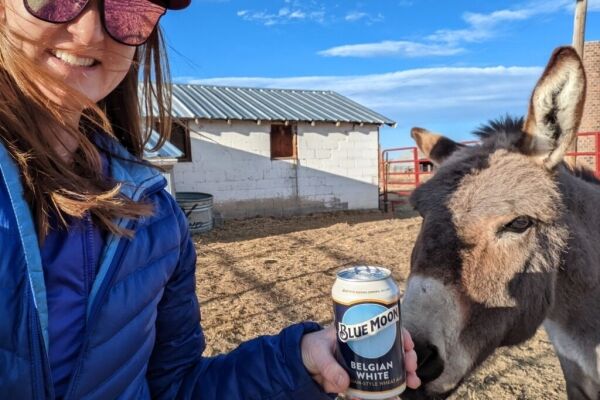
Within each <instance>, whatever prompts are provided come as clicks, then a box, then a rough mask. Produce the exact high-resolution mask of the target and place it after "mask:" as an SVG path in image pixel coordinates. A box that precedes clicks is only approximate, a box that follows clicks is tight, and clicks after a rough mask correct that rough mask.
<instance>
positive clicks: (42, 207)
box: [0, 26, 171, 241]
mask: <svg viewBox="0 0 600 400" xmlns="http://www.w3.org/2000/svg"><path fill="white" fill-rule="evenodd" d="M13 34H14V32H8V28H7V27H6V26H0V140H2V141H3V143H4V145H5V146H6V147H7V149H8V151H9V153H10V155H11V156H12V157H13V159H14V160H15V161H16V163H17V165H18V167H19V170H20V173H21V179H22V181H23V185H24V190H25V196H26V199H27V201H28V203H29V205H30V207H31V208H32V212H33V215H34V219H35V221H36V224H37V229H38V236H39V238H40V241H43V240H44V238H45V237H46V235H47V234H48V231H49V229H50V222H49V216H50V215H51V214H54V215H56V216H57V217H58V219H59V221H61V222H62V224H63V225H66V221H65V219H64V217H63V215H69V216H73V217H76V218H81V217H83V216H84V215H85V214H86V213H88V212H89V213H90V215H91V216H92V218H93V219H94V221H95V222H96V223H98V224H99V225H100V226H101V227H102V228H103V229H106V230H108V231H110V232H112V233H114V234H117V235H126V236H132V234H133V232H130V231H127V230H124V229H121V228H119V227H118V226H117V224H116V221H117V220H118V219H119V218H133V219H136V218H140V217H142V216H147V215H150V214H152V211H153V210H152V206H151V205H150V204H147V203H144V202H138V203H136V202H134V201H132V200H131V199H128V198H127V197H125V196H123V195H121V194H120V187H121V186H120V184H119V183H118V182H114V181H110V180H107V179H106V177H103V176H102V171H101V170H102V168H101V166H102V163H101V158H100V154H99V152H98V149H97V148H96V146H95V145H94V143H92V140H91V137H89V134H88V132H90V130H96V131H97V130H100V131H102V132H103V133H105V134H107V135H111V136H114V137H116V138H117V139H118V141H119V142H120V143H121V144H122V145H123V146H124V147H125V148H127V150H129V152H130V153H131V154H133V155H134V156H136V157H137V158H138V159H139V160H140V162H143V161H142V156H143V150H144V144H145V142H146V141H147V138H148V134H149V130H150V129H151V128H152V123H151V122H152V121H154V120H156V119H158V120H160V121H161V123H160V128H159V129H160V132H159V134H160V140H159V143H158V144H157V146H156V147H160V146H161V145H162V144H163V143H164V141H165V140H167V139H168V136H169V131H170V123H171V118H170V114H171V112H170V111H171V103H170V98H171V89H170V88H171V86H170V81H169V68H168V63H167V58H166V51H165V48H164V42H163V39H162V34H161V31H160V28H159V27H158V26H157V28H156V29H155V31H154V32H153V33H152V35H151V36H150V38H149V39H148V41H147V42H146V44H144V45H142V46H140V47H138V48H137V49H136V52H135V56H134V59H133V63H132V65H131V67H130V70H129V72H128V73H127V75H126V77H125V79H124V80H123V81H122V82H121V83H120V84H119V86H118V87H117V88H116V89H115V90H114V91H113V92H112V93H110V94H109V95H108V96H107V97H106V98H105V99H103V100H102V101H100V102H99V103H98V104H94V103H93V102H91V101H90V100H88V99H87V98H86V97H85V96H83V95H82V94H79V93H78V92H77V91H75V90H73V89H71V88H69V87H68V86H67V85H66V84H65V83H64V82H57V80H56V78H54V77H52V76H51V75H50V74H49V73H48V72H46V71H44V70H42V69H41V68H40V67H39V66H37V65H35V63H34V62H33V61H32V60H30V59H28V57H27V56H26V55H25V54H23V53H22V51H21V50H19V49H18V48H15V46H14V45H13V44H12V43H11V37H10V35H13ZM140 74H141V75H142V82H141V83H138V82H139V81H138V79H139V76H140ZM138 85H140V88H139V89H140V91H138ZM41 87H57V88H59V89H60V90H63V91H64V92H65V93H66V94H67V96H63V97H65V98H68V99H70V102H69V104H68V105H62V106H59V105H57V104H55V103H53V102H52V101H50V100H49V99H48V97H47V96H46V95H45V94H44V92H43V91H42V90H41V89H40V88H41ZM140 97H142V98H143V101H140ZM153 103H154V105H155V107H156V110H157V111H158V114H155V113H153V107H152V104H153ZM82 104H83V105H84V113H83V115H82V117H81V121H80V125H79V127H78V128H77V127H72V126H69V125H68V123H67V121H65V118H64V115H65V112H68V110H69V109H72V110H81V105H82ZM71 107H72V108H71ZM142 110H143V111H142ZM142 114H143V115H144V119H145V123H144V124H142V123H141V121H142V119H141V116H142ZM34 116H35V118H34ZM43 124H44V126H45V127H47V126H56V127H57V129H61V133H63V134H66V135H68V138H69V139H70V140H74V141H75V142H76V143H77V144H78V150H77V151H76V153H75V154H74V155H73V160H72V164H69V163H68V162H67V161H64V160H63V159H62V158H61V157H60V156H59V154H57V151H56V150H54V147H53V146H52V143H56V141H57V140H58V141H60V140H61V139H60V137H59V136H58V134H55V135H56V136H54V134H52V133H51V134H50V136H51V137H44V136H43V135H41V134H40V132H42V131H43V130H42V129H40V127H41V126H42V125H43ZM45 131H48V129H47V128H46V130H45Z"/></svg>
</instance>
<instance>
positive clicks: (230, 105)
mask: <svg viewBox="0 0 600 400" xmlns="http://www.w3.org/2000/svg"><path fill="white" fill-rule="evenodd" d="M172 114H173V117H175V118H182V119H185V118H189V119H195V118H199V119H216V120H251V121H258V120H261V121H298V122H300V121H302V122H313V121H315V122H351V123H365V124H377V125H383V124H386V125H389V126H395V124H396V123H395V122H394V121H392V120H391V119H389V118H387V117H384V116H383V115H381V114H379V113H376V112H375V111H373V110H370V109H368V108H367V107H365V106H362V105H360V104H358V103H356V102H354V101H352V100H350V99H349V98H347V97H344V96H342V95H340V94H338V93H336V92H333V91H321V90H292V89H261V88H242V87H230V86H207V85H191V84H174V85H173V110H172Z"/></svg>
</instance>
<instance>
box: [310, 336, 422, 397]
mask: <svg viewBox="0 0 600 400" xmlns="http://www.w3.org/2000/svg"><path fill="white" fill-rule="evenodd" d="M402 335H403V338H404V364H405V366H406V386H408V387H409V388H411V389H416V388H418V387H419V386H420V385H421V380H420V379H419V377H418V376H417V373H416V371H417V353H415V350H414V347H415V345H414V343H413V341H412V338H411V337H410V334H409V333H408V331H406V330H405V329H402ZM335 342H336V335H335V328H334V327H333V326H329V327H327V328H326V329H323V330H322V331H318V332H313V333H309V334H307V335H304V337H303V338H302V343H301V345H300V346H301V350H302V361H303V362H304V366H305V367H306V369H307V370H308V372H309V373H310V374H311V375H312V377H313V379H314V380H315V381H316V382H317V383H318V384H319V385H321V387H323V389H324V390H325V391H326V392H327V393H344V392H345V391H346V390H347V389H348V385H349V384H350V378H349V377H348V374H347V373H346V371H345V370H344V369H343V368H342V367H341V366H340V365H339V364H338V363H337V361H336V360H335V357H334V350H335Z"/></svg>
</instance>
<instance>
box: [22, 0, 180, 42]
mask: <svg viewBox="0 0 600 400" xmlns="http://www.w3.org/2000/svg"><path fill="white" fill-rule="evenodd" d="M23 3H24V4H25V8H26V9H27V11H29V13H30V14H31V15H33V16H34V17H36V18H39V19H41V20H43V21H46V22H51V23H55V24H62V23H65V22H71V21H73V20H75V19H76V18H77V17H78V16H79V15H80V14H81V13H82V12H83V10H84V9H85V8H86V7H87V5H88V4H89V3H90V0H23ZM98 7H99V9H100V10H101V12H100V15H101V20H102V25H103V26H104V29H105V30H106V32H107V33H108V34H109V35H110V37H112V38H113V39H114V40H116V41H117V42H119V43H122V44H125V45H128V46H139V45H142V44H144V43H145V42H146V41H147V40H148V38H149V37H150V34H151V33H152V32H153V31H154V28H155V27H156V24H157V23H158V20H159V19H160V17H162V16H163V15H164V14H165V12H166V11H167V7H169V2H167V1H163V0H153V1H149V0H98ZM169 8H173V7H169Z"/></svg>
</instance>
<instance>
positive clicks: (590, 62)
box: [577, 41, 600, 170]
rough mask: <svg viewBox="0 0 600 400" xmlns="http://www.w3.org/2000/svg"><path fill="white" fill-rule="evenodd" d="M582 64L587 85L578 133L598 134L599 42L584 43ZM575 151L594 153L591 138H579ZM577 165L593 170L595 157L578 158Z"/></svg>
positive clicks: (599, 121)
mask: <svg viewBox="0 0 600 400" xmlns="http://www.w3.org/2000/svg"><path fill="white" fill-rule="evenodd" d="M583 63H584V65H585V71H586V74H587V79H588V85H587V93H586V101H585V107H584V109H583V118H582V120H581V126H580V127H579V131H580V132H600V41H595V42H586V43H585V47H584V50H583ZM577 150H578V151H580V152H582V151H595V150H596V144H595V140H594V138H593V137H580V138H579V140H578V142H577ZM577 162H578V164H580V165H584V166H586V167H588V168H591V169H593V170H595V168H596V163H595V157H587V156H586V157H578V160H577Z"/></svg>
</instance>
